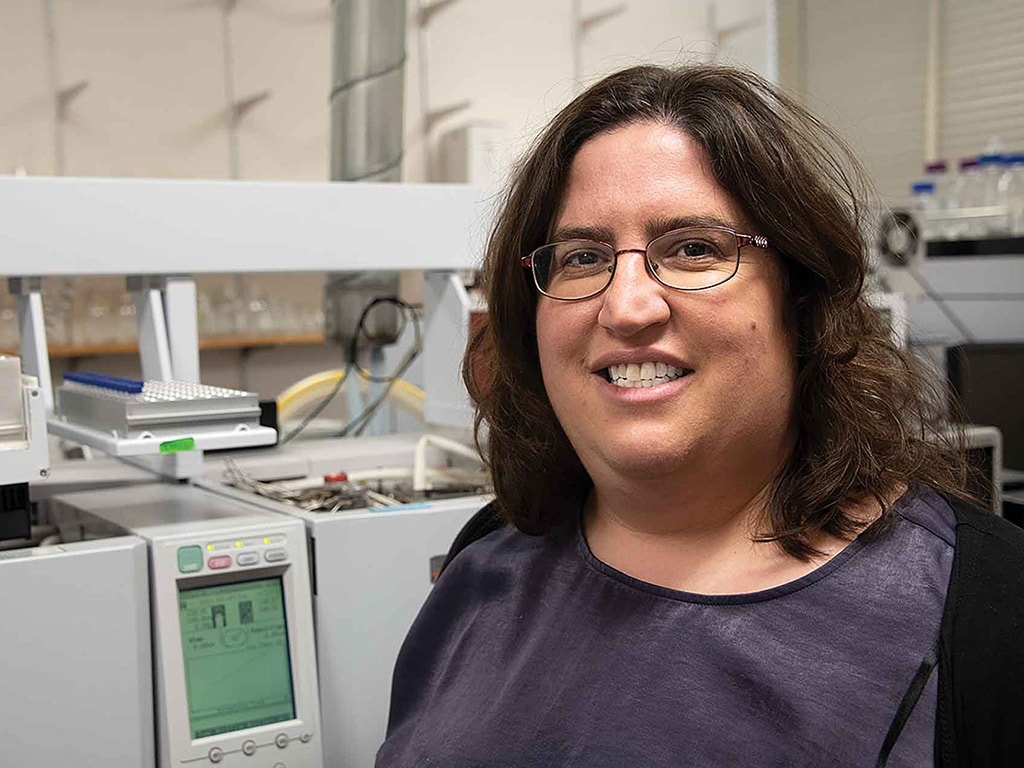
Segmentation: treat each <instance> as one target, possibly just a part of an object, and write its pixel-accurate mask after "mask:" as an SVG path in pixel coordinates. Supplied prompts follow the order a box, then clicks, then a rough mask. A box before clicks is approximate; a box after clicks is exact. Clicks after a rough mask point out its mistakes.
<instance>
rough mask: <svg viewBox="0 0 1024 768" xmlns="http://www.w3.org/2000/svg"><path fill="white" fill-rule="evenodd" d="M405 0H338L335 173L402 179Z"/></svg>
mask: <svg viewBox="0 0 1024 768" xmlns="http://www.w3.org/2000/svg"><path fill="white" fill-rule="evenodd" d="M405 14H406V0H334V84H333V87H332V88H331V179H333V180H334V181H399V180H400V177H401V170H402V107H403V102H404V95H405V91H404V83H405V78H404V69H405Z"/></svg>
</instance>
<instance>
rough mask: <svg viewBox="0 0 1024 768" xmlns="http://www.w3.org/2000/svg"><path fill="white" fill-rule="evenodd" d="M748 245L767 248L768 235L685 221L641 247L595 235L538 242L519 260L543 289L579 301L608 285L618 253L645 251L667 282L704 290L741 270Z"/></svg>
mask: <svg viewBox="0 0 1024 768" xmlns="http://www.w3.org/2000/svg"><path fill="white" fill-rule="evenodd" d="M747 245H752V246H754V247H755V248H767V247H768V238H766V237H763V236H761V235H741V234H739V233H737V232H734V231H733V230H731V229H728V228H726V227H686V228H685V229H674V230H672V231H671V232H666V233H665V234H664V235H661V236H659V237H656V238H654V239H653V240H651V242H649V243H648V244H647V247H646V248H643V249H640V248H624V249H623V250H621V251H616V250H615V249H614V248H613V247H612V246H610V245H608V244H607V243H601V242H597V241H596V240H564V241H562V242H559V243H549V244H548V245H542V246H541V247H540V248H538V249H536V250H535V251H533V252H532V253H531V254H530V255H529V256H524V257H522V259H521V260H520V261H521V262H522V265H523V268H524V269H529V270H531V271H532V272H533V282H534V283H536V285H537V290H539V291H540V292H541V293H542V294H544V295H545V296H548V297H549V298H552V299H558V300H560V301H580V300H582V299H589V298H591V297H593V296H597V295H598V294H599V293H601V292H602V291H604V290H605V289H606V288H607V287H608V286H609V285H611V283H612V277H614V275H615V266H616V264H617V263H618V257H619V254H622V253H642V254H644V256H645V258H646V262H647V271H648V272H649V273H650V275H651V276H652V277H653V278H654V279H655V280H657V281H658V282H659V283H661V284H662V285H664V286H665V287H667V288H673V289H675V290H677V291H703V290H705V289H707V288H714V287H715V286H716V285H721V284H722V283H724V282H726V281H727V280H729V279H731V278H732V277H733V276H734V275H735V274H736V273H737V272H738V271H739V268H740V249H741V248H743V247H744V246H747Z"/></svg>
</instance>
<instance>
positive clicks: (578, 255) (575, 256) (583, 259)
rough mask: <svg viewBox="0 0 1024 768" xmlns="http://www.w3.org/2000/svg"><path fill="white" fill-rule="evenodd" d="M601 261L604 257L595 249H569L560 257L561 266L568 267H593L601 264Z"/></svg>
mask: <svg viewBox="0 0 1024 768" xmlns="http://www.w3.org/2000/svg"><path fill="white" fill-rule="evenodd" d="M603 261H604V257H603V256H602V255H601V254H600V253H598V252H597V251H571V252H570V253H567V254H565V256H564V257H563V258H562V266H563V267H568V268H570V269H571V268H573V267H593V266H595V265H597V264H601V263H602V262H603Z"/></svg>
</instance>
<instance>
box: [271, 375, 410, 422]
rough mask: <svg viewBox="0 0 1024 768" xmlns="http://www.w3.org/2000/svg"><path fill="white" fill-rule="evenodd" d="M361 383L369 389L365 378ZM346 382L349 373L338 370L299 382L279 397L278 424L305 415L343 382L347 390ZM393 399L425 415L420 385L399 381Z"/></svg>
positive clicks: (392, 392)
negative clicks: (305, 411)
mask: <svg viewBox="0 0 1024 768" xmlns="http://www.w3.org/2000/svg"><path fill="white" fill-rule="evenodd" d="M360 379H361V381H360V384H361V385H362V386H364V387H365V386H366V381H365V380H362V377H360ZM344 380H345V369H344V368H335V369H333V370H328V371H320V372H319V373H314V374H312V375H310V376H307V377H306V378H304V379H302V380H300V381H297V382H295V383H294V384H292V385H291V386H290V387H288V388H287V389H285V390H284V391H283V392H282V393H281V394H279V395H278V396H277V418H278V421H279V422H281V423H283V422H285V421H287V420H288V419H291V418H294V417H295V415H296V414H298V413H301V412H302V411H303V410H305V408H306V407H308V406H309V405H310V404H312V403H314V402H317V401H319V400H321V399H322V398H324V397H326V396H327V393H328V392H330V390H331V389H332V388H333V387H334V386H335V385H336V384H337V383H338V382H339V381H341V382H342V386H344ZM389 396H391V397H393V398H394V399H395V400H396V401H397V402H398V403H399V404H401V405H402V406H404V407H405V408H407V409H408V410H410V411H413V412H414V413H416V412H419V413H420V414H421V415H422V411H423V401H424V399H425V397H426V395H425V393H424V392H423V390H422V389H420V388H419V387H417V386H416V385H414V384H410V383H409V382H408V381H405V380H404V379H399V380H398V381H396V382H395V384H394V386H393V387H392V388H391V392H390V393H389Z"/></svg>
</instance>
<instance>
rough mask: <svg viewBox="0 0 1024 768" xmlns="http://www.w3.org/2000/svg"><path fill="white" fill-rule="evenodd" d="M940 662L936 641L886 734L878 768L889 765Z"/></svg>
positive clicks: (879, 755) (877, 762)
mask: <svg viewBox="0 0 1024 768" xmlns="http://www.w3.org/2000/svg"><path fill="white" fill-rule="evenodd" d="M938 661H939V641H938V640H936V641H935V645H933V646H932V647H931V648H930V649H929V650H928V653H926V654H925V657H924V659H922V660H921V665H920V666H919V667H918V668H917V672H916V673H915V674H914V678H913V679H912V680H911V681H910V685H909V686H907V690H906V693H904V694H903V699H902V700H901V701H900V705H899V707H897V708H896V714H895V716H894V717H893V719H892V722H891V723H890V724H889V732H888V733H886V734H885V741H884V742H882V751H881V752H879V753H878V759H877V760H876V761H875V766H876V768H884V767H885V766H886V765H888V763H889V755H891V754H892V749H893V747H895V746H896V742H897V741H898V740H899V738H900V734H901V733H903V727H904V726H905V725H906V724H907V721H908V720H909V719H910V715H911V714H913V712H914V707H916V706H917V702H918V701H920V700H921V694H922V693H924V687H925V686H926V685H927V684H928V678H930V677H931V676H932V671H933V670H934V669H935V665H936V664H937V663H938Z"/></svg>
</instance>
